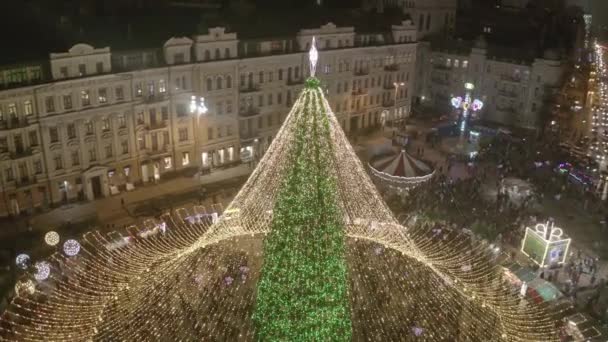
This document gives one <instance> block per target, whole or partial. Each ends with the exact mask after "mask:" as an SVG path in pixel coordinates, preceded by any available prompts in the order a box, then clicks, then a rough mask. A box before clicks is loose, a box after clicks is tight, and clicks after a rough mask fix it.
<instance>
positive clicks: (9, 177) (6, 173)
mask: <svg viewBox="0 0 608 342" xmlns="http://www.w3.org/2000/svg"><path fill="white" fill-rule="evenodd" d="M4 176H5V178H6V181H7V182H10V181H12V180H13V179H15V176H14V175H13V168H11V167H9V168H7V169H5V170H4Z"/></svg>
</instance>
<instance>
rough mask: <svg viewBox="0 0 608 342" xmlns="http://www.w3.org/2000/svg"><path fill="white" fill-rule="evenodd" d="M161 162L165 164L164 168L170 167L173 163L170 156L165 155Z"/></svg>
mask: <svg viewBox="0 0 608 342" xmlns="http://www.w3.org/2000/svg"><path fill="white" fill-rule="evenodd" d="M163 164H164V166H165V169H170V168H172V167H173V163H172V162H171V157H165V158H164V159H163Z"/></svg>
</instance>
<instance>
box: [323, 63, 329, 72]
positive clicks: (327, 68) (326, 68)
mask: <svg viewBox="0 0 608 342" xmlns="http://www.w3.org/2000/svg"><path fill="white" fill-rule="evenodd" d="M323 72H324V73H325V74H329V73H330V72H331V65H330V64H325V65H324V66H323Z"/></svg>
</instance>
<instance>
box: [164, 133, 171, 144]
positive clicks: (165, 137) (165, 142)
mask: <svg viewBox="0 0 608 342" xmlns="http://www.w3.org/2000/svg"><path fill="white" fill-rule="evenodd" d="M169 143H170V141H169V132H167V131H164V132H163V145H165V146H168V145H169Z"/></svg>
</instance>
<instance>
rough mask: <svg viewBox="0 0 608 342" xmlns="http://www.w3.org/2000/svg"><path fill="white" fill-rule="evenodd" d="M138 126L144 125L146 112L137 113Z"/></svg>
mask: <svg viewBox="0 0 608 342" xmlns="http://www.w3.org/2000/svg"><path fill="white" fill-rule="evenodd" d="M137 124H138V125H143V124H144V112H139V113H137Z"/></svg>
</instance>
